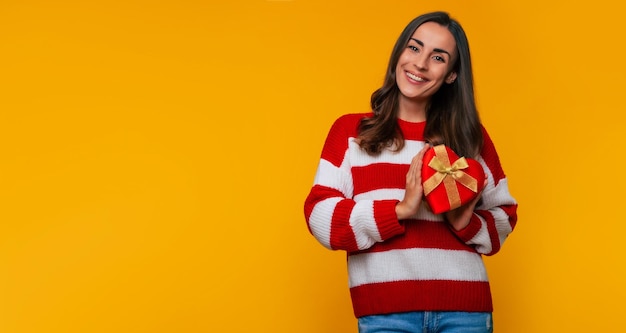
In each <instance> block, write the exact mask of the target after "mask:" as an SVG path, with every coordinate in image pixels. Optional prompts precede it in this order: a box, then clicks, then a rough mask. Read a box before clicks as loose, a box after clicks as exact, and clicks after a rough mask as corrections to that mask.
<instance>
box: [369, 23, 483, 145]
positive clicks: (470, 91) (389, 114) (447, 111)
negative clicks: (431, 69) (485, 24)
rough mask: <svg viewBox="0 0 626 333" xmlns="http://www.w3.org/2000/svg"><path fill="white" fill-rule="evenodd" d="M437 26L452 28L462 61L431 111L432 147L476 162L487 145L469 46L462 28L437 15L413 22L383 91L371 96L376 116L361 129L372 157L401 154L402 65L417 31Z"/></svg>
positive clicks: (435, 97) (428, 116) (394, 54)
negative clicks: (427, 25) (399, 70)
mask: <svg viewBox="0 0 626 333" xmlns="http://www.w3.org/2000/svg"><path fill="white" fill-rule="evenodd" d="M426 22H435V23H438V24H440V25H441V26H444V27H446V28H448V30H449V31H450V32H451V33H452V36H454V39H455V41H456V48H457V52H458V58H457V60H456V62H455V64H454V66H453V69H452V71H454V72H456V73H457V78H456V80H454V82H453V83H451V84H447V83H444V84H443V85H442V86H441V88H439V90H438V91H437V92H436V93H435V94H434V95H433V96H432V98H431V100H430V103H429V106H428V108H427V111H426V128H425V130H424V137H425V139H426V141H428V142H429V143H431V144H441V143H442V144H445V145H447V146H448V147H450V148H451V149H452V150H454V151H455V152H456V153H457V154H458V155H459V156H466V157H476V156H478V155H479V154H480V150H481V147H482V144H483V137H482V130H481V125H480V119H479V117H478V111H477V110H476V102H475V100H474V78H473V75H472V62H471V58H470V51H469V43H468V41H467V36H466V35H465V31H463V28H462V27H461V25H460V24H459V23H458V22H457V21H456V20H454V19H452V18H450V16H449V15H448V13H445V12H432V13H427V14H424V15H420V16H418V17H416V18H415V19H413V20H412V21H411V22H410V23H409V24H408V25H407V26H406V27H405V28H404V30H403V31H402V33H401V34H400V37H399V38H398V40H397V41H396V44H395V46H394V47H393V51H392V52H391V57H390V59H389V64H388V66H387V72H386V75H385V80H384V82H383V86H382V87H381V88H379V89H377V90H376V91H374V93H372V97H371V102H370V103H371V106H372V111H373V112H374V116H373V117H371V118H364V119H362V120H361V123H360V124H359V145H360V147H361V148H362V149H363V150H365V151H366V152H367V153H368V154H371V155H376V154H379V153H380V152H381V151H382V150H383V149H385V148H393V149H394V150H401V149H402V148H403V147H404V138H403V136H402V132H401V131H400V128H399V126H398V105H399V104H398V97H399V94H400V90H399V89H398V85H397V83H396V65H397V64H398V61H399V59H400V56H401V55H402V52H403V51H404V49H405V48H406V46H407V44H408V43H409V39H410V38H411V36H412V35H413V33H414V32H415V30H417V28H418V27H419V26H420V25H422V24H424V23H426Z"/></svg>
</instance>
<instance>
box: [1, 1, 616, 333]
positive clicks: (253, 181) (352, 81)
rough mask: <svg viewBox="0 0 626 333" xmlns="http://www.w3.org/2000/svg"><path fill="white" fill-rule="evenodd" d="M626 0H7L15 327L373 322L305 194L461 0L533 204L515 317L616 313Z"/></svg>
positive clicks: (521, 324) (482, 81) (7, 158)
mask: <svg viewBox="0 0 626 333" xmlns="http://www.w3.org/2000/svg"><path fill="white" fill-rule="evenodd" d="M614 3H616V2H614V1H612V0H596V1H584V2H570V1H553V2H551V1H539V0H527V1H519V2H511V3H502V2H501V1H495V0H494V1H471V2H470V1H439V2H422V1H408V0H407V1H400V0H391V1H371V2H369V1H332V0H324V1H322V0H320V1H315V0H293V1H265V0H249V1H226V0H224V1H197V0H196V1H192V0H177V1H138V0H127V1H120V0H108V1H32V0H31V1H28V0H22V1H20V0H2V2H1V3H0V332H2V333H26V332H64V333H65V332H67V333H70V332H273V333H276V332H301V333H306V332H356V320H355V319H354V318H353V315H352V309H351V305H350V300H349V294H348V290H347V282H346V272H345V254H344V253H342V252H332V251H328V250H326V249H324V248H322V247H321V246H320V245H319V244H317V243H316V241H315V240H314V239H313V237H312V236H310V235H309V234H308V231H307V229H306V225H305V221H304V217H303V212H302V211H303V209H302V204H303V200H304V198H305V196H306V195H307V193H308V190H309V188H310V186H311V184H312V181H313V176H314V173H315V169H316V167H317V162H318V158H319V153H320V151H321V147H322V144H323V140H324V138H325V136H326V133H327V131H328V129H329V127H330V125H331V124H332V122H333V121H334V120H335V118H337V117H338V116H339V115H341V114H344V113H348V112H363V111H367V110H368V102H369V96H370V94H371V92H372V91H373V90H374V89H376V88H377V87H378V86H379V85H380V84H381V82H382V78H383V73H384V70H385V68H386V65H387V60H388V56H389V53H390V51H391V48H392V45H393V43H394V42H395V40H396V38H397V37H398V35H399V33H400V31H401V30H402V28H403V27H404V26H405V25H406V23H408V22H409V20H410V19H412V18H413V17H414V16H417V15H418V14H421V13H423V12H425V11H431V10H435V9H442V10H446V11H449V12H450V13H451V14H452V15H453V16H454V17H456V18H458V19H459V20H460V21H461V23H462V24H463V26H464V27H465V29H466V32H467V34H468V36H469V39H470V44H471V48H472V56H473V60H474V71H475V76H476V88H477V98H478V106H479V109H480V113H481V117H482V120H483V122H484V124H485V126H486V127H487V129H488V130H489V132H490V134H491V136H492V138H493V139H494V141H495V143H496V147H497V148H498V151H499V153H500V157H501V160H502V163H503V165H504V168H505V171H506V172H507V175H508V177H509V179H510V187H511V191H512V193H513V194H514V196H515V197H516V198H517V199H518V201H519V203H520V206H519V217H520V219H519V224H518V227H517V229H516V230H515V232H514V233H513V234H512V235H511V237H510V238H509V239H508V241H507V243H506V244H505V246H504V247H503V249H502V251H501V252H500V253H499V254H498V255H496V256H494V257H490V258H486V262H487V265H488V270H489V274H490V278H491V280H492V289H493V295H494V302H495V309H496V310H495V314H494V315H495V324H496V327H497V331H498V332H524V333H528V332H603V331H608V332H615V331H617V330H619V328H620V327H623V322H622V320H623V310H624V309H625V307H624V305H623V304H624V302H623V300H624V299H625V298H626V291H625V287H624V281H625V280H626V265H625V264H626V262H625V259H624V255H625V254H626V251H625V250H624V246H623V244H624V241H623V238H624V233H625V232H626V227H624V222H625V221H624V218H623V212H622V209H623V207H624V204H623V198H624V197H625V195H624V194H623V192H624V188H625V187H626V186H625V185H626V183H625V180H624V176H623V175H622V173H623V171H622V169H623V165H624V162H625V161H626V159H625V158H624V154H625V153H626V152H625V151H624V146H625V142H624V139H623V134H624V133H623V132H624V130H625V129H626V127H625V126H624V120H625V119H626V116H625V115H624V111H625V109H624V106H623V104H624V103H623V96H624V92H623V87H624V83H623V82H624V78H625V77H626V75H625V74H626V73H625V70H624V51H625V50H624V43H623V39H624V32H626V31H625V29H624V27H623V21H624V16H623V13H624V10H623V8H621V7H617V6H618V5H616V4H614Z"/></svg>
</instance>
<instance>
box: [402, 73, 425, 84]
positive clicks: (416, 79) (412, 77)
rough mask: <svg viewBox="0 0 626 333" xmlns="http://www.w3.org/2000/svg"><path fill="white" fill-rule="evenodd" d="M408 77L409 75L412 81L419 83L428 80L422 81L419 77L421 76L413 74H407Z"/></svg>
mask: <svg viewBox="0 0 626 333" xmlns="http://www.w3.org/2000/svg"><path fill="white" fill-rule="evenodd" d="M406 75H407V76H408V77H410V78H411V79H413V80H415V81H419V82H424V81H426V80H424V79H422V78H421V77H419V76H417V75H413V73H409V72H406Z"/></svg>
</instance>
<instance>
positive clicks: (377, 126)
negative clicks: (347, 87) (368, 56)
mask: <svg viewBox="0 0 626 333" xmlns="http://www.w3.org/2000/svg"><path fill="white" fill-rule="evenodd" d="M371 106H372V111H373V112H370V113H363V114H347V115H344V116H342V117H340V118H339V119H337V120H336V121H335V123H334V124H333V126H332V128H331V129H330V132H329V134H328V137H327V139H326V142H325V145H324V148H323V150H322V154H321V155H322V156H321V161H320V164H319V167H318V170H317V174H316V176H315V182H314V185H313V187H312V189H311V191H310V193H309V195H308V197H307V199H306V202H305V207H304V208H305V209H304V210H305V217H306V220H307V224H308V227H309V230H310V231H311V233H312V234H313V235H314V236H315V237H316V239H317V240H318V241H319V242H320V243H321V244H323V245H324V246H326V247H327V248H330V249H333V250H345V251H347V254H348V272H349V280H350V281H349V286H350V294H351V297H352V304H353V309H354V313H355V316H356V317H357V318H358V324H359V332H361V333H371V332H389V331H393V332H418V331H419V332H421V331H422V330H423V329H428V332H431V331H432V332H491V331H492V324H491V323H492V319H491V312H492V310H493V309H492V301H491V293H490V288H489V282H488V279H487V274H486V270H485V267H484V264H483V261H482V257H481V255H493V254H495V253H496V252H497V251H498V250H499V249H500V246H501V244H502V242H503V241H504V240H505V239H506V237H507V235H508V234H509V233H510V232H511V231H512V230H513V228H514V226H515V222H516V220H517V215H516V210H517V203H516V201H515V200H514V198H513V197H512V196H511V195H510V194H509V191H508V185H507V180H506V178H505V175H504V172H503V171H502V168H501V166H500V162H499V159H498V155H497V153H496V151H495V148H494V146H493V143H492V142H491V140H490V139H489V136H488V135H487V133H486V131H485V130H484V128H483V127H482V125H481V124H480V120H479V117H478V113H477V111H476V106H475V101H474V90H473V77H472V67H471V60H470V53H469V45H468V42H467V37H466V35H465V32H464V31H463V29H462V27H461V26H460V24H459V23H458V22H457V21H455V20H453V19H451V18H450V17H449V16H448V14H447V13H443V12H434V13H428V14H424V15H421V16H419V17H417V18H415V19H414V20H413V21H411V22H410V23H409V24H408V25H407V27H406V28H405V29H404V31H403V32H402V34H401V35H400V37H399V39H398V40H397V42H396V44H395V46H394V49H393V51H392V54H391V58H390V61H389V65H388V68H387V73H386V77H385V81H384V84H383V86H382V87H381V88H380V89H378V90H376V91H375V92H374V93H373V94H372V99H371ZM435 144H445V145H447V146H448V147H450V148H451V149H452V150H454V151H455V152H456V153H457V154H458V155H459V156H466V157H471V158H474V159H476V160H478V161H479V162H480V163H481V165H482V166H483V169H484V171H485V174H486V176H487V180H486V182H485V188H484V190H483V191H482V193H481V194H480V195H479V196H477V197H476V199H474V200H472V201H471V202H470V203H467V204H465V205H464V206H461V207H459V208H457V209H455V210H453V211H450V212H447V213H444V214H441V215H435V214H433V213H432V212H431V211H430V209H429V208H428V207H427V205H425V204H423V188H422V179H421V168H422V158H423V156H424V152H425V151H426V150H427V149H428V148H429V147H430V146H431V145H435Z"/></svg>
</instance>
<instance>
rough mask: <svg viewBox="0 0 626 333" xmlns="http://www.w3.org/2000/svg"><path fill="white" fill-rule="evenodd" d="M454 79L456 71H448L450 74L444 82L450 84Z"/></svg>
mask: <svg viewBox="0 0 626 333" xmlns="http://www.w3.org/2000/svg"><path fill="white" fill-rule="evenodd" d="M454 80H456V72H450V74H448V77H446V83H447V84H451V83H452V82H454Z"/></svg>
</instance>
